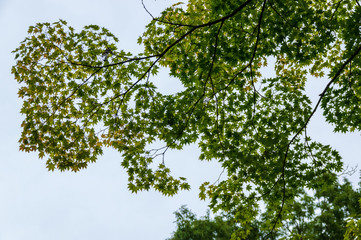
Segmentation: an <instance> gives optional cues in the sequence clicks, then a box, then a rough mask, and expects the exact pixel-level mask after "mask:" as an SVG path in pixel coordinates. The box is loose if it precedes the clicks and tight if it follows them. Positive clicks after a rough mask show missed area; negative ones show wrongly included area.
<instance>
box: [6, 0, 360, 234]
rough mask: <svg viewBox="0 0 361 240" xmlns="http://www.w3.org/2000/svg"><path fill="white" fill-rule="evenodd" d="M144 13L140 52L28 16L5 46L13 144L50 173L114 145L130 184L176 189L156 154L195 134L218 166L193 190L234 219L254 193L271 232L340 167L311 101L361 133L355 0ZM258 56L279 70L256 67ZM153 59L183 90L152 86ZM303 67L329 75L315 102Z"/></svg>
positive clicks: (216, 1)
mask: <svg viewBox="0 0 361 240" xmlns="http://www.w3.org/2000/svg"><path fill="white" fill-rule="evenodd" d="M145 9H146V8H145ZM149 14H150V15H151V13H149ZM151 17H152V20H151V21H150V23H149V24H148V25H147V26H146V28H145V32H144V34H143V35H142V36H140V37H139V39H138V43H139V44H140V45H141V46H143V49H144V51H143V52H142V53H140V54H132V53H129V52H127V51H126V50H123V49H121V43H120V42H119V41H118V38H117V37H116V36H114V35H113V34H112V33H111V32H109V31H108V30H107V29H106V28H104V27H99V26H97V25H89V26H85V27H84V28H83V29H82V30H81V31H76V30H75V29H74V28H73V27H71V26H69V25H68V24H67V22H66V21H64V20H59V21H58V22H55V23H38V24H36V25H35V26H31V27H29V31H28V37H26V38H25V40H24V41H23V42H21V44H20V46H19V47H18V48H17V49H15V50H14V51H13V52H14V54H15V58H16V64H15V66H14V67H13V68H12V73H13V74H14V77H15V79H16V80H17V81H18V82H19V83H20V89H19V97H20V98H22V99H23V107H22V109H21V113H22V114H23V115H24V116H25V119H24V121H23V123H22V125H21V126H22V134H21V137H20V140H19V143H20V149H21V150H23V151H27V152H29V151H36V152H37V153H38V154H39V157H40V158H46V159H47V160H46V166H47V168H48V169H49V170H54V169H59V170H61V171H64V170H71V171H79V170H80V169H83V168H86V167H87V165H88V164H89V163H91V162H95V161H96V160H97V158H98V157H99V155H101V154H102V153H103V149H104V148H105V147H112V148H114V149H116V150H118V151H119V152H120V153H121V155H122V156H123V158H122V162H121V165H122V166H123V167H124V168H125V169H126V170H127V172H128V175H129V184H128V187H129V190H130V191H132V192H137V191H140V190H148V189H150V188H154V189H156V190H158V191H160V192H161V193H163V194H165V195H173V194H176V193H177V192H178V191H179V190H184V189H189V188H190V185H189V184H188V183H187V180H186V178H184V177H178V176H173V175H172V174H171V169H169V168H168V167H167V166H166V153H167V151H168V150H170V149H182V148H183V146H185V145H187V144H198V146H199V148H200V150H201V154H200V156H199V158H200V160H207V161H218V162H220V163H221V165H222V167H223V168H224V175H225V176H226V177H225V179H224V180H223V179H221V180H219V181H217V182H215V183H211V182H205V183H204V184H202V185H201V186H200V194H199V196H200V198H201V199H205V198H209V199H210V207H211V208H212V210H214V211H217V210H222V211H226V212H229V213H232V214H233V216H234V218H235V219H236V221H237V222H239V223H240V224H242V225H244V226H247V224H248V223H250V222H252V220H253V219H254V218H255V217H256V215H257V213H258V209H259V204H260V203H262V204H265V205H266V206H272V208H271V209H272V211H273V212H272V214H271V215H270V216H272V217H271V219H270V220H269V221H270V223H269V232H270V233H272V232H273V231H274V230H275V229H277V228H279V227H280V224H281V220H282V219H283V217H284V211H285V209H286V208H287V206H288V205H290V204H292V202H293V201H294V199H295V198H296V197H297V196H299V195H300V194H301V193H302V192H303V190H304V188H308V189H314V188H317V187H318V182H319V181H321V180H322V178H323V176H324V175H325V174H328V173H332V172H340V171H342V160H341V156H340V155H339V153H338V152H337V151H336V150H335V149H333V148H332V147H331V146H329V145H327V144H323V143H321V142H317V141H314V140H312V138H311V136H309V135H308V134H307V126H308V124H309V122H310V121H311V119H312V118H313V116H314V114H315V112H316V111H322V112H323V114H324V116H325V117H326V120H327V122H328V123H330V124H331V125H333V126H334V131H335V132H352V131H360V130H361V107H360V106H361V80H360V74H361V57H360V51H361V37H360V36H361V34H360V31H361V22H360V19H361V7H360V4H359V2H358V0H349V1H342V0H325V1H316V0H299V1H279V0H228V1H222V0H189V1H188V3H187V4H182V3H178V4H175V5H173V6H171V7H169V8H167V9H165V10H164V11H163V12H162V13H161V15H160V16H159V17H154V16H153V15H151ZM268 63H270V64H272V65H273V67H274V70H275V77H265V76H264V73H263V72H262V69H263V68H264V66H267V64H268ZM161 67H164V68H167V69H169V71H170V76H172V77H174V78H176V79H178V81H179V82H180V83H181V84H182V86H183V89H181V90H179V92H177V93H175V94H165V93H162V92H161V91H159V90H158V88H157V86H156V84H155V83H154V79H155V78H156V75H157V73H158V71H159V68H161ZM311 76H313V77H325V78H327V79H328V82H327V83H326V84H325V86H324V90H323V91H322V92H321V93H320V95H319V99H318V101H317V102H316V103H315V104H314V105H313V104H312V103H311V101H310V99H309V97H308V96H307V94H306V92H305V84H306V83H307V81H315V80H314V78H313V77H311ZM242 229H243V230H241V231H240V232H238V234H239V235H240V236H246V235H247V233H248V232H249V229H247V228H242Z"/></svg>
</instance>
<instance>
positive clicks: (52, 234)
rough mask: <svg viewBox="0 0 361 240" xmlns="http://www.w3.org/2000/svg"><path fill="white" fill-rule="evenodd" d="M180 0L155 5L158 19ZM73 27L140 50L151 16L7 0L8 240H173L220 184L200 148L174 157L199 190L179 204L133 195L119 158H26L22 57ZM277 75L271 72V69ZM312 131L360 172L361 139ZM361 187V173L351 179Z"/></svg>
mask: <svg viewBox="0 0 361 240" xmlns="http://www.w3.org/2000/svg"><path fill="white" fill-rule="evenodd" d="M174 2H178V1H169V0H157V1H155V0H147V1H145V3H146V4H147V6H148V8H149V10H150V11H151V12H153V13H154V14H155V15H157V13H158V12H159V11H160V10H161V9H163V8H164V7H165V6H169V5H170V4H172V3H174ZM58 19H64V20H66V21H68V24H69V25H72V26H73V27H75V29H76V30H80V29H81V28H82V27H83V26H84V25H87V24H97V25H99V26H103V27H106V28H108V29H109V30H110V31H111V32H112V33H114V34H115V35H116V36H117V37H118V38H119V40H120V43H119V49H124V50H126V51H137V50H139V48H138V46H137V44H136V40H137V38H138V36H139V35H140V34H142V32H143V30H144V27H145V25H146V24H147V22H149V20H150V17H149V16H148V15H147V13H146V12H145V11H144V9H143V7H142V4H141V0H101V1H100V0H61V1H60V0H58V1H55V0H31V1H30V0H0V29H1V32H2V34H1V37H0V77H1V79H0V81H1V87H0V105H1V118H0V121H1V124H0V128H1V133H2V137H1V138H0V141H1V143H0V152H1V156H0V194H1V195H0V239H1V240H2V239H4V240H5V239H6V240H24V239H30V240H32V239H36V240H43V239H44V240H49V239H52V240H58V239H59V240H60V239H62V240H63V239H68V240H73V239H74V240H75V239H76V240H81V239H88V240H93V239H109V240H112V239H118V240H119V239H134V240H138V239H139V240H143V239H150V240H153V239H154V240H157V239H165V238H167V237H170V235H171V232H172V231H173V230H174V229H175V224H174V223H173V221H174V215H173V212H174V211H176V210H177V209H178V208H179V207H180V206H181V205H182V204H186V205H188V206H189V207H190V208H191V209H192V210H193V211H195V212H196V213H197V214H198V215H203V214H205V212H206V208H207V202H202V201H200V200H199V199H198V186H199V184H200V183H201V182H203V181H205V180H209V181H215V180H216V179H217V177H218V175H219V173H220V169H219V167H218V164H217V163H209V162H200V161H198V160H197V159H198V150H197V148H196V147H195V146H191V147H188V148H186V149H185V150H183V151H180V152H171V153H170V154H169V155H167V161H168V162H167V164H169V166H173V171H174V173H175V175H181V176H185V177H187V178H188V179H189V181H190V183H191V184H192V187H193V190H192V191H189V192H181V193H180V194H179V195H178V196H175V197H163V196H162V195H161V194H160V193H157V192H153V191H150V192H143V193H140V194H131V193H130V192H128V191H127V176H126V173H125V171H124V170H123V169H122V168H121V167H120V162H121V157H120V155H119V154H118V153H117V152H114V151H110V150H109V151H106V152H105V154H104V155H103V156H102V157H101V158H99V160H98V161H97V162H96V163H95V164H92V165H90V166H89V167H88V168H87V169H86V170H82V171H81V172H78V173H69V172H63V173H60V172H48V171H47V170H46V168H45V160H40V159H38V158H37V156H36V155H35V154H29V153H23V152H19V151H18V139H19V136H20V123H21V121H22V119H23V116H22V115H21V114H20V113H19V110H20V107H21V104H22V103H21V101H20V100H19V99H18V98H17V88H18V85H17V83H16V82H15V80H13V77H12V75H11V74H10V70H11V66H12V65H14V63H15V62H14V57H13V56H12V54H11V51H12V50H14V49H15V48H16V47H17V46H18V45H19V43H20V41H22V40H23V39H24V38H25V37H26V34H27V29H28V27H29V26H30V25H34V24H36V23H38V22H54V21H57V20H58ZM269 71H270V70H269ZM155 80H156V81H158V83H159V84H160V86H162V88H163V89H166V90H167V89H170V88H174V85H175V84H177V83H176V80H174V79H170V78H169V77H167V75H166V74H161V75H160V77H158V78H156V79H155ZM309 92H310V95H311V97H312V98H313V99H316V97H317V96H318V94H319V93H320V92H322V81H321V80H317V81H316V82H313V83H312V84H310V85H309ZM315 118H318V119H319V120H313V121H312V122H311V125H310V128H309V134H310V135H312V137H314V138H315V139H318V140H321V141H324V142H326V143H329V144H331V145H333V146H334V147H336V148H337V149H338V150H339V151H340V153H341V155H342V156H343V157H344V160H345V162H346V164H350V166H351V167H352V166H355V165H356V164H357V163H358V162H359V160H360V155H361V146H360V143H361V138H360V134H359V133H355V134H337V135H336V134H333V133H332V128H331V127H330V126H328V125H326V124H324V122H323V120H322V117H321V114H320V113H318V114H317V115H316V116H315ZM351 179H352V180H353V182H354V183H356V182H357V181H358V172H357V174H355V175H353V176H352V177H351Z"/></svg>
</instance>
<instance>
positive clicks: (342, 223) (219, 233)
mask: <svg viewBox="0 0 361 240" xmlns="http://www.w3.org/2000/svg"><path fill="white" fill-rule="evenodd" d="M330 179H332V180H333V181H332V182H333V184H330V185H329V184H328V183H329V182H330V181H329V180H330ZM324 180H325V181H324V182H320V183H319V185H320V187H318V188H316V190H315V191H314V192H312V193H307V192H306V191H305V192H304V193H303V194H301V195H300V196H299V197H298V198H297V199H296V201H295V202H294V203H293V204H292V205H290V206H288V207H287V210H286V211H285V212H287V214H285V215H286V216H285V218H284V221H283V224H282V226H281V227H280V228H279V229H277V230H276V231H275V232H274V233H273V234H272V235H271V236H270V239H307V240H313V239H314V240H320V239H325V240H328V239H345V240H346V239H356V238H355V236H358V237H360V230H361V228H360V227H361V226H360V224H359V222H360V221H361V219H360V217H361V215H360V214H361V207H360V203H361V202H360V203H359V202H358V199H360V197H361V183H359V188H358V189H356V190H355V189H353V187H352V184H351V183H350V181H348V180H347V179H346V178H345V179H344V182H343V183H340V182H339V181H337V179H336V176H335V175H330V174H327V175H325V176H324ZM269 213H272V209H271V208H268V209H266V210H265V211H264V212H263V213H262V214H260V215H259V217H258V218H257V219H256V220H255V221H253V222H252V225H251V226H252V229H251V231H250V234H249V235H248V236H247V239H248V240H257V239H262V236H264V235H266V234H267V232H265V231H267V228H268V224H269V223H268V222H269V219H270V216H269ZM174 214H175V217H176V221H175V223H176V224H177V228H176V230H175V231H174V232H173V234H172V237H171V238H169V240H189V239H192V240H197V239H199V240H203V239H210V240H211V239H214V240H221V239H230V238H231V234H232V232H234V231H235V230H236V229H238V228H239V227H240V226H238V225H237V223H236V222H235V221H234V220H233V217H232V216H231V215H229V214H224V213H223V214H221V215H216V216H215V217H214V218H211V217H210V214H209V212H208V213H207V214H206V215H205V216H203V217H200V218H197V216H196V215H195V214H194V213H193V212H192V211H191V210H189V209H188V208H187V207H186V206H182V207H181V208H180V209H179V210H178V211H176V212H175V213H174ZM356 222H357V224H356ZM356 234H358V235H356Z"/></svg>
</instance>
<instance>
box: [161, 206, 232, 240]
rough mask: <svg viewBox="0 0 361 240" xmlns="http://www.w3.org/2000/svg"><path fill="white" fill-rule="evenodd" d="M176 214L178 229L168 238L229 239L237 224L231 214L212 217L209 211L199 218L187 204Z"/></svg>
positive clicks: (180, 239) (170, 239) (186, 239)
mask: <svg viewBox="0 0 361 240" xmlns="http://www.w3.org/2000/svg"><path fill="white" fill-rule="evenodd" d="M174 214H175V216H176V223H177V230H176V231H175V232H174V233H173V235H172V237H171V238H169V239H168V240H189V239H192V240H202V239H217V240H228V239H230V238H231V235H232V232H234V231H235V229H236V226H235V225H233V224H232V223H231V218H230V217H229V216H227V215H226V216H216V217H215V218H214V219H211V218H210V216H209V212H207V215H206V216H204V217H201V218H200V219H197V217H196V215H195V214H194V213H192V212H191V211H190V210H189V209H188V208H187V207H186V206H182V207H181V208H180V209H179V210H178V211H177V212H175V213H174Z"/></svg>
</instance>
